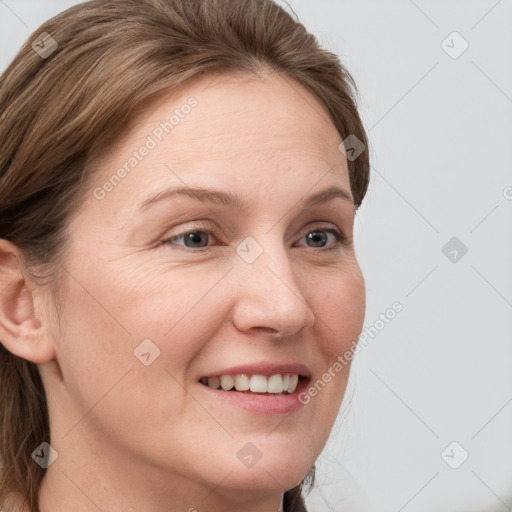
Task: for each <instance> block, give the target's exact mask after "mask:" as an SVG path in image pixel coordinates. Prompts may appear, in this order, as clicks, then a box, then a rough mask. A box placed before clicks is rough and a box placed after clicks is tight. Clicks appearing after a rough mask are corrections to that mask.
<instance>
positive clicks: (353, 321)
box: [311, 262, 366, 365]
mask: <svg viewBox="0 0 512 512" xmlns="http://www.w3.org/2000/svg"><path fill="white" fill-rule="evenodd" d="M329 277H330V279H329V280H326V281H324V283H323V286H321V287H319V288H318V291H316V292H315V293H314V297H315V299H314V304H311V307H312V309H313V311H314V312H315V315H316V316H317V318H318V320H317V321H318V323H319V324H320V325H319V329H322V330H323V333H324V334H323V335H322V336H320V337H319V339H320V340H323V344H322V349H323V352H324V355H325V357H326V358H327V360H326V363H328V364H329V365H330V364H332V363H333V362H334V360H335V359H336V358H337V357H338V356H339V355H342V354H343V353H344V352H345V351H346V350H347V349H348V348H349V347H351V346H352V342H354V341H357V339H358V337H359V334H360V333H361V330H362V328H363V322H364V316H365V309H366V293H365V282H364V278H363V275H362V273H361V269H360V268H359V265H358V264H357V262H354V263H351V264H350V265H349V266H347V267H346V268H345V269H344V270H343V271H342V272H339V273H338V274H337V276H333V275H332V274H331V275H330V276H329Z"/></svg>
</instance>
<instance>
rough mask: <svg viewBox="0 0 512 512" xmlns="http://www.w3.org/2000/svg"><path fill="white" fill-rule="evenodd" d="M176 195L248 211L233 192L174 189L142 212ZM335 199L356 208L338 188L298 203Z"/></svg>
mask: <svg viewBox="0 0 512 512" xmlns="http://www.w3.org/2000/svg"><path fill="white" fill-rule="evenodd" d="M176 195H183V196H188V197H192V198H194V199H197V200H198V201H202V202H204V203H211V204H217V205H220V206H230V207H232V208H235V209H236V210H238V211H240V212H245V211H247V209H248V207H247V204H246V203H245V201H244V200H243V199H241V198H240V197H239V196H238V195H236V194H233V193H232V192H223V191H221V190H215V189H211V188H190V187H172V188H167V189H165V190H162V191H160V192H158V193H157V194H156V195H154V196H152V197H149V198H148V199H146V200H145V201H144V202H143V203H142V205H141V207H140V211H141V212H142V211H144V210H146V209H147V208H149V206H150V205H152V204H155V203H157V202H159V201H161V200H163V199H169V198H171V197H173V196H176ZM334 198H339V199H342V200H343V201H345V202H348V203H350V204H351V205H352V206H354V201H353V199H352V196H351V195H350V194H349V193H348V192H347V191H346V190H344V189H343V188H340V187H337V186H332V187H329V188H326V189H324V190H322V191H320V192H317V193H316V194H312V195H310V196H308V197H306V198H305V199H301V200H300V201H299V202H298V206H299V207H302V208H308V207H311V206H317V205H319V204H322V203H325V202H327V201H330V200H331V199H334Z"/></svg>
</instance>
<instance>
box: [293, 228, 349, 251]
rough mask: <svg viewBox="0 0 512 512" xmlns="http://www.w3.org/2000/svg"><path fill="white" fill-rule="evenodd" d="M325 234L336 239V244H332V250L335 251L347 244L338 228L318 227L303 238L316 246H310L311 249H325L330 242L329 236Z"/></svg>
mask: <svg viewBox="0 0 512 512" xmlns="http://www.w3.org/2000/svg"><path fill="white" fill-rule="evenodd" d="M325 233H327V234H330V235H331V236H333V237H334V239H335V242H334V244H331V245H332V246H331V247H330V249H335V248H336V247H338V246H340V245H343V244H345V243H346V240H345V237H344V235H343V233H342V232H341V231H340V230H339V229H337V228H330V227H329V228H327V227H318V228H316V229H313V230H310V231H308V232H307V233H306V234H305V235H304V236H303V238H306V239H307V241H308V242H312V243H313V244H314V245H310V247H324V245H325V244H326V243H327V241H328V236H327V235H326V234H325Z"/></svg>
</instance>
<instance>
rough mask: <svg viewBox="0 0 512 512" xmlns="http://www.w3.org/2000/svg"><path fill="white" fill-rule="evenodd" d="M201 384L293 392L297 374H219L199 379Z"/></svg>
mask: <svg viewBox="0 0 512 512" xmlns="http://www.w3.org/2000/svg"><path fill="white" fill-rule="evenodd" d="M201 382H203V384H206V383H207V385H208V386H209V387H210V388H214V389H219V387H220V388H221V389H223V390H224V391H230V390H232V389H233V388H234V389H236V390H237V391H249V390H250V391H252V392H253V393H271V394H279V393H285V392H288V393H293V392H294V391H295V390H296V389H297V384H298V382H299V376H298V375H297V374H286V375H280V374H279V373H278V374H275V375H271V376H270V377H266V376H265V375H247V374H240V375H221V376H220V377H208V379H206V378H205V379H201Z"/></svg>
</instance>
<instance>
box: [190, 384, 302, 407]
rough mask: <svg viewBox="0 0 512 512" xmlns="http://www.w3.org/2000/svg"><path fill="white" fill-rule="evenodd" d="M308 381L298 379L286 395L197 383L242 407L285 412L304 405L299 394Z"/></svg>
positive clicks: (212, 394) (226, 400)
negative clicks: (232, 389)
mask: <svg viewBox="0 0 512 512" xmlns="http://www.w3.org/2000/svg"><path fill="white" fill-rule="evenodd" d="M308 383H309V379H304V380H301V381H299V383H298V384H297V389H296V390H295V391H294V392H293V393H290V394H288V395H277V394H276V395H273V394H271V393H265V394H263V393H262V394H257V393H247V392H241V391H223V390H222V389H214V388H210V387H209V386H206V385H205V384H201V383H200V382H199V383H198V384H199V386H201V388H202V389H204V390H205V391H206V392H207V393H209V394H210V395H211V396H212V397H214V398H218V399H219V400H222V401H223V402H225V403H228V404H231V405H235V406H237V407H240V408H242V409H246V410H248V411H255V412H258V413H263V414H287V413H290V412H294V411H297V410H299V409H300V408H301V407H302V406H303V405H304V404H302V403H301V402H300V401H299V394H300V393H301V392H302V391H304V390H305V389H307V387H308Z"/></svg>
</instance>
